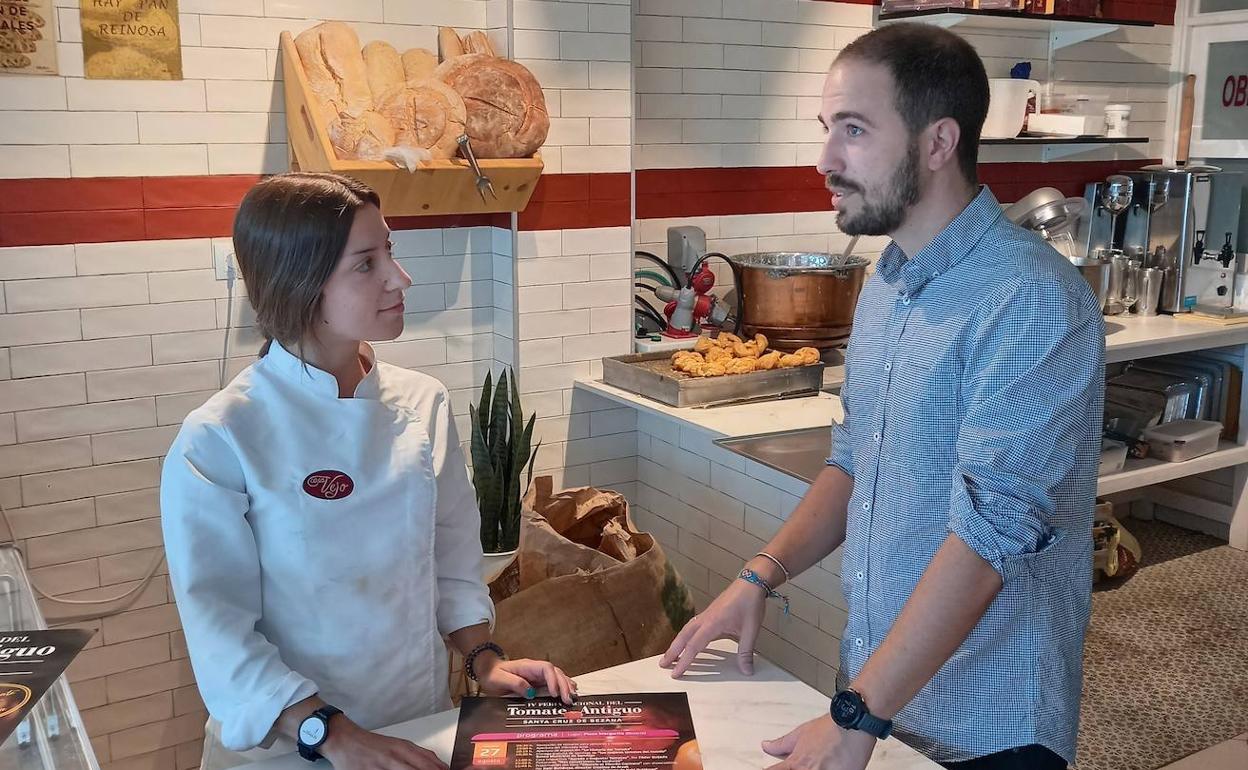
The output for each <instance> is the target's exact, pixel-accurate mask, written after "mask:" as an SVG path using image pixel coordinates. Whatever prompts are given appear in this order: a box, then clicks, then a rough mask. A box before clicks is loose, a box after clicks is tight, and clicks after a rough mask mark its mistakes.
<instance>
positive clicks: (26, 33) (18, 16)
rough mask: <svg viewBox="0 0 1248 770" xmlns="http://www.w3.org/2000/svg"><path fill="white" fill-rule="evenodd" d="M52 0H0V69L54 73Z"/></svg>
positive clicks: (24, 73) (54, 52) (23, 73)
mask: <svg viewBox="0 0 1248 770" xmlns="http://www.w3.org/2000/svg"><path fill="white" fill-rule="evenodd" d="M54 13H56V8H55V7H53V4H52V0H0V72H6V73H11V74H14V75H55V74H56V73H57V69H56V26H55V20H54V18H53V14H54Z"/></svg>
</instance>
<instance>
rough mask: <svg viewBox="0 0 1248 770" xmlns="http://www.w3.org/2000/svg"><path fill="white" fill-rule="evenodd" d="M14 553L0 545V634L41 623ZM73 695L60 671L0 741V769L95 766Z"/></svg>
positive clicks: (73, 769)
mask: <svg viewBox="0 0 1248 770" xmlns="http://www.w3.org/2000/svg"><path fill="white" fill-rule="evenodd" d="M46 628H47V624H46V623H45V622H44V620H43V615H42V613H40V611H39V605H38V604H37V603H36V602H35V596H34V592H33V591H32V590H31V587H30V581H29V580H28V579H27V578H26V570H25V569H24V568H23V567H22V561H21V559H20V558H19V557H18V553H17V551H16V550H14V549H13V548H11V547H0V634H4V633H7V632H10V631H31V630H40V629H46ZM99 767H100V766H99V764H98V763H97V762H96V759H95V752H94V751H93V750H92V748H91V741H90V739H89V738H88V737H87V731H86V729H85V728H84V727H83V726H82V719H81V717H80V716H79V715H78V707H77V705H76V704H75V703H74V695H73V693H72V692H70V689H69V683H68V682H67V681H66V679H65V675H64V674H62V675H61V676H60V677H58V678H57V680H56V684H54V685H52V687H51V688H50V689H49V690H48V691H47V692H46V693H44V695H43V697H42V698H41V699H40V700H39V703H38V704H37V705H36V706H35V708H34V709H33V710H31V712H30V713H29V714H27V715H26V718H25V719H24V720H22V722H21V724H19V725H18V727H17V729H16V730H14V731H13V733H12V734H10V735H9V737H8V738H6V739H5V740H4V743H3V744H0V768H2V769H3V770H99Z"/></svg>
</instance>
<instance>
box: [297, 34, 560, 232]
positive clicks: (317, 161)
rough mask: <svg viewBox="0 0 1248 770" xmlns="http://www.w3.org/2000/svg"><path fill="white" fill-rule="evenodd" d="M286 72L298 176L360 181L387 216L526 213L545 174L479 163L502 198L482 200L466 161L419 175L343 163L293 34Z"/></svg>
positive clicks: (510, 164)
mask: <svg viewBox="0 0 1248 770" xmlns="http://www.w3.org/2000/svg"><path fill="white" fill-rule="evenodd" d="M281 49H282V72H283V75H284V79H285V92H286V132H287V138H288V139H289V141H290V149H291V155H292V157H293V163H292V167H293V168H296V169H298V170H300V171H331V172H334V173H338V174H345V175H347V176H350V177H354V178H356V179H359V180H360V181H361V182H364V183H365V184H367V185H369V186H371V187H372V188H373V189H374V190H376V191H377V194H378V195H380V196H381V209H382V213H383V214H385V215H386V216H424V215H434V214H493V213H501V212H510V211H522V210H524V207H525V206H526V205H528V202H529V198H530V197H531V196H532V195H533V188H534V187H536V186H537V180H538V178H539V177H540V176H541V174H542V168H543V163H542V158H541V156H540V155H534V156H533V157H532V158H506V159H485V158H482V159H479V164H480V166H481V171H482V173H484V174H485V175H486V176H488V177H489V178H490V181H491V182H492V183H493V184H494V191H495V192H496V193H497V195H498V197H497V198H493V197H488V196H487V199H482V197H481V195H480V193H478V192H477V187H476V176H475V175H474V174H473V173H472V169H471V168H470V167H469V165H468V161H466V160H463V159H460V158H454V159H451V160H434V161H427V162H425V163H422V164H421V165H420V166H419V167H418V168H417V169H416V171H415V172H409V171H408V170H406V169H402V168H397V167H395V166H394V165H392V164H390V163H382V162H377V161H366V160H339V159H338V157H337V156H336V154H335V153H334V148H333V145H331V144H330V141H329V132H328V129H327V128H326V127H325V126H322V125H321V124H320V123H319V122H318V121H316V120H315V119H314V118H313V116H314V115H315V114H316V110H314V109H313V108H312V105H313V104H314V102H313V101H312V100H313V99H315V98H316V97H315V96H314V95H313V94H312V91H311V89H310V87H309V85H308V79H307V75H306V74H305V73H304V71H303V64H302V62H301V61H300V60H299V53H298V51H297V50H296V49H295V40H294V38H293V37H292V36H291V34H290V33H289V32H283V33H282V34H281Z"/></svg>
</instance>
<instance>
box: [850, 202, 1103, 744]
mask: <svg viewBox="0 0 1248 770" xmlns="http://www.w3.org/2000/svg"><path fill="white" fill-rule="evenodd" d="M846 362H847V370H846V379H845V385H844V387H843V389H842V391H841V396H842V399H843V402H844V406H845V421H844V423H843V424H841V425H837V426H834V427H833V432H832V435H833V446H832V455H831V457H829V459H828V463H829V464H832V465H837V466H839V467H841V468H843V469H844V470H845V471H846V472H847V473H849V474H850V475H851V476H853V477H854V488H853V494H852V495H851V497H850V499H849V520H848V530H847V533H846V538H845V544H844V551H843V559H842V570H841V574H842V584H843V587H844V591H845V598H846V600H847V601H848V604H849V622H848V624H847V626H846V628H845V634H844V639H843V641H842V642H841V672H840V673H841V680H840V681H841V686H845V683H846V682H849V681H852V679H853V678H854V677H855V676H857V675H858V672H859V671H861V670H862V667H863V664H865V663H866V661H867V658H869V657H870V656H871V654H872V652H874V651H875V649H876V648H877V647H879V645H880V643H881V642H883V641H884V637H885V636H886V635H887V634H888V632H889V629H890V628H892V626H893V623H894V621H895V620H896V619H897V616H898V615H899V614H900V612H901V609H902V607H903V606H904V605H905V603H906V601H907V600H908V599H909V598H910V594H911V592H913V590H914V588H915V585H916V584H917V583H918V581H919V578H920V577H922V575H923V572H924V570H926V569H927V566H928V564H929V562H930V561H931V559H932V557H933V556H934V555H935V553H936V550H937V549H938V548H939V547H940V545H941V543H943V542H944V540H945V539H946V537H947V536H948V535H949V533H951V532H952V533H953V534H955V535H957V536H958V537H959V538H961V539H962V540H963V541H965V542H966V544H967V545H968V546H970V547H971V548H972V549H973V550H974V551H975V552H976V553H978V554H979V555H980V556H981V557H983V559H984V560H985V561H987V562H988V563H989V564H991V565H992V567H993V569H995V570H996V571H997V572H998V573H1000V575H1001V578H1002V581H1003V586H1002V589H1001V592H1000V594H999V595H998V596H997V598H996V600H995V601H994V602H993V603H992V606H991V607H989V608H988V611H987V613H986V614H985V615H984V616H983V618H982V619H981V620H980V622H979V624H978V625H977V626H976V627H975V629H974V631H972V632H971V634H970V636H969V637H968V638H967V640H966V641H965V642H964V643H963V644H962V646H961V647H959V648H958V650H957V651H956V652H955V653H954V654H953V656H952V657H951V658H950V659H949V660H948V661H947V662H946V663H945V664H944V665H943V666H942V667H941V669H940V671H939V672H938V673H937V674H936V676H935V677H933V678H932V680H931V681H930V682H929V683H928V684H927V686H925V687H924V688H923V689H922V691H920V692H919V694H918V695H917V696H916V697H915V698H914V699H913V700H912V701H910V703H909V704H908V705H906V707H905V708H903V709H902V710H901V712H900V713H899V714H898V715H897V717H896V719H895V720H894V721H895V730H896V735H897V736H898V737H900V738H901V739H902V740H904V741H905V742H906V743H908V744H910V745H911V746H913V747H914V748H916V749H918V750H919V751H921V752H923V753H924V754H926V755H927V756H928V757H930V758H932V759H933V760H936V761H938V762H957V761H962V760H967V759H973V758H975V757H978V756H983V755H986V754H991V753H994V752H997V751H1001V750H1004V749H1008V748H1012V747H1016V746H1026V745H1030V744H1033V743H1038V744H1041V745H1044V746H1047V747H1048V748H1049V749H1051V750H1053V751H1055V752H1057V753H1058V754H1060V755H1061V756H1062V757H1064V758H1065V759H1066V760H1067V761H1068V762H1072V763H1073V762H1074V759H1075V735H1076V732H1077V731H1078V726H1079V693H1080V680H1081V678H1082V652H1083V636H1084V629H1085V627H1086V626H1087V621H1088V615H1089V607H1090V602H1091V577H1092V576H1091V570H1092V537H1091V530H1092V508H1093V504H1094V501H1095V496H1096V476H1097V466H1098V462H1099V456H1100V438H1101V410H1102V405H1103V392H1104V370H1105V324H1104V319H1103V318H1102V316H1101V311H1100V307H1099V305H1098V302H1097V300H1096V298H1095V297H1094V296H1093V294H1092V291H1091V289H1090V288H1089V287H1088V284H1087V283H1086V282H1085V281H1084V279H1083V277H1082V276H1081V275H1080V274H1079V271H1078V270H1077V269H1076V268H1075V267H1074V266H1072V265H1071V264H1070V263H1069V262H1068V261H1067V260H1065V259H1064V258H1062V257H1061V256H1060V255H1059V254H1058V253H1057V252H1055V251H1054V250H1053V249H1052V248H1050V247H1049V246H1048V244H1046V243H1045V242H1044V241H1043V240H1042V239H1041V238H1039V237H1038V236H1037V235H1036V234H1034V233H1031V232H1028V231H1025V230H1022V229H1020V228H1018V227H1016V226H1015V225H1013V224H1012V223H1011V222H1010V221H1009V220H1008V219H1006V218H1005V217H1004V216H1003V214H1002V211H1001V206H1000V204H998V203H997V201H996V199H995V198H994V197H993V195H992V193H991V192H989V191H988V189H987V188H984V189H983V190H981V192H980V193H979V194H978V195H977V196H976V197H975V199H974V200H973V201H972V202H971V203H970V205H968V206H967V207H966V209H964V210H963V212H962V213H961V214H960V215H959V216H958V217H957V218H956V219H954V220H953V222H951V223H950V224H949V225H948V226H947V227H946V228H945V229H944V230H943V231H941V233H940V234H939V235H937V236H936V238H935V239H934V240H933V241H932V242H931V243H930V244H929V245H928V246H926V247H925V248H924V249H923V250H922V251H920V252H919V253H918V254H915V255H914V257H912V258H909V259H907V257H906V255H905V254H904V253H903V252H902V250H901V248H900V247H898V246H897V244H896V243H892V244H890V245H889V246H888V248H887V249H886V250H885V251H884V253H883V254H882V255H881V257H880V260H879V263H878V265H877V266H876V271H875V273H874V274H873V275H872V276H871V278H870V279H869V280H868V281H867V283H866V285H865V286H864V288H863V291H862V294H861V296H860V297H859V299H858V307H857V311H856V312H855V314H854V330H853V335H852V336H851V338H850V341H849V348H848V351H847V354H846ZM868 705H870V704H868Z"/></svg>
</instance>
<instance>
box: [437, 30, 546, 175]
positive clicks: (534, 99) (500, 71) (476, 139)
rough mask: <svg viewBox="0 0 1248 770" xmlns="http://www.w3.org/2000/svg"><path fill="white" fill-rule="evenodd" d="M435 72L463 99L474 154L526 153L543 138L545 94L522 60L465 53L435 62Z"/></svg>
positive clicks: (523, 155) (518, 155)
mask: <svg viewBox="0 0 1248 770" xmlns="http://www.w3.org/2000/svg"><path fill="white" fill-rule="evenodd" d="M434 77H435V78H437V79H438V80H441V81H442V82H444V83H446V84H447V85H449V86H450V87H451V88H454V89H455V90H456V91H458V92H459V95H460V96H462V97H463V98H464V104H465V106H467V108H468V120H467V122H466V129H467V134H468V138H469V139H471V140H472V150H473V152H474V153H475V154H476V156H477V157H478V158H527V157H529V156H531V155H532V154H533V153H534V152H536V151H537V149H538V148H539V147H541V146H542V143H543V142H545V141H546V134H547V133H548V132H549V131H550V116H549V115H547V114H546V97H545V95H544V94H542V87H541V85H540V84H539V83H538V82H537V78H535V77H533V73H532V72H529V70H528V69H527V68H526V67H524V66H523V65H521V64H517V63H515V62H513V61H510V60H508V59H500V58H498V57H495V56H488V55H486V54H481V53H474V54H465V55H464V56H457V57H455V58H454V59H451V60H450V61H445V62H442V63H441V64H439V65H438V69H437V70H435V71H434Z"/></svg>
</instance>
